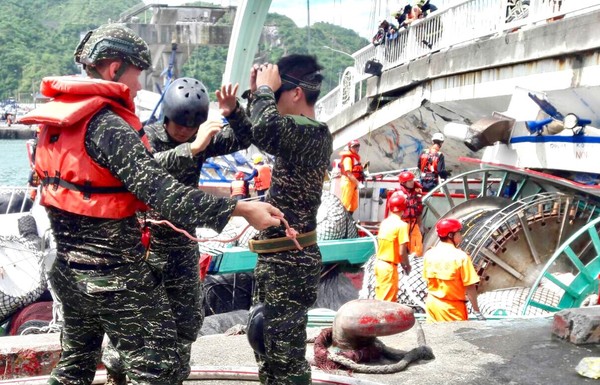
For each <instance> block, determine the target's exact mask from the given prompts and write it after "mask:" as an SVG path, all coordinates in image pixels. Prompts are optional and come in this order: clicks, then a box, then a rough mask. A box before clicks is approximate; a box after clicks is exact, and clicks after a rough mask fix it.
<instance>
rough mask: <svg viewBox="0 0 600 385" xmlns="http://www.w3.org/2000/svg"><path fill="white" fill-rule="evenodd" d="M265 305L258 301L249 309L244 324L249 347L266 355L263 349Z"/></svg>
mask: <svg viewBox="0 0 600 385" xmlns="http://www.w3.org/2000/svg"><path fill="white" fill-rule="evenodd" d="M264 312H265V305H264V304H262V303H258V304H256V305H254V306H252V308H251V309H250V315H249V316H248V325H247V326H246V336H248V342H249V343H250V347H252V349H253V350H254V351H255V352H256V353H257V354H260V355H262V356H264V355H266V349H265V331H264V327H265V316H264Z"/></svg>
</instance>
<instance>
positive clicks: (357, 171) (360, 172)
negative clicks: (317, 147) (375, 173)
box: [340, 150, 365, 182]
mask: <svg viewBox="0 0 600 385" xmlns="http://www.w3.org/2000/svg"><path fill="white" fill-rule="evenodd" d="M340 156H341V157H342V158H341V159H340V168H341V170H342V174H343V173H345V172H346V171H348V170H344V159H345V158H351V159H352V170H350V171H351V172H352V175H354V177H355V178H356V179H357V180H358V181H359V182H363V181H364V180H365V170H364V169H363V166H362V164H360V155H358V154H355V153H353V152H352V151H349V150H348V151H342V152H340Z"/></svg>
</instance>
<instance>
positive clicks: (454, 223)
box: [435, 218, 462, 238]
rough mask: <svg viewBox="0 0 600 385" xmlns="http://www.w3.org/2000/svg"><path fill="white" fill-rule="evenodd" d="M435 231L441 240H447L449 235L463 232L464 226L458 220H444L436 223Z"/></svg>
mask: <svg viewBox="0 0 600 385" xmlns="http://www.w3.org/2000/svg"><path fill="white" fill-rule="evenodd" d="M435 230H436V231H437V233H438V236H439V237H440V238H446V237H447V236H448V234H450V233H456V232H459V231H460V230H462V225H461V223H460V221H459V220H458V219H454V218H444V219H441V220H440V221H439V222H438V223H436V225H435Z"/></svg>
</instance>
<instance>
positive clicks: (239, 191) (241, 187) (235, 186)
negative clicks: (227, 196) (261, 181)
mask: <svg viewBox="0 0 600 385" xmlns="http://www.w3.org/2000/svg"><path fill="white" fill-rule="evenodd" d="M236 195H243V196H246V195H248V190H247V189H246V182H244V181H243V180H234V181H233V182H231V196H232V197H233V196H236Z"/></svg>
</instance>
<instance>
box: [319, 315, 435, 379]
mask: <svg viewBox="0 0 600 385" xmlns="http://www.w3.org/2000/svg"><path fill="white" fill-rule="evenodd" d="M415 330H416V333H417V344H418V346H417V347H416V348H414V349H412V350H410V351H408V352H404V351H402V350H398V349H394V348H391V347H388V346H386V345H385V344H384V343H383V342H382V341H381V340H379V339H375V341H374V342H373V344H372V345H370V346H366V347H363V348H361V349H360V350H358V351H346V352H340V353H334V352H331V351H329V350H328V347H329V346H331V344H332V343H333V337H332V334H333V332H332V329H331V328H327V329H323V331H321V334H320V335H319V336H318V337H317V338H316V339H315V363H316V364H317V366H318V367H319V368H321V369H323V370H334V369H340V368H343V369H348V370H351V371H353V372H356V373H367V374H391V373H397V372H401V371H403V370H404V369H406V368H407V367H408V365H410V364H411V363H413V362H416V361H419V360H431V359H434V358H435V356H434V355H433V351H432V350H431V348H430V347H429V346H427V345H426V341H425V333H424V332H423V328H422V327H421V324H420V323H419V322H416V329H415ZM379 355H382V356H384V357H385V358H387V359H389V360H393V361H397V362H395V363H392V364H385V365H373V364H370V365H366V364H361V363H358V362H357V361H362V362H370V361H375V360H374V359H373V358H377V357H379Z"/></svg>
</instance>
